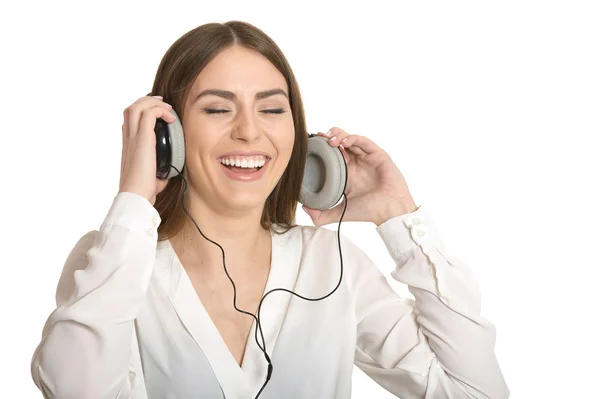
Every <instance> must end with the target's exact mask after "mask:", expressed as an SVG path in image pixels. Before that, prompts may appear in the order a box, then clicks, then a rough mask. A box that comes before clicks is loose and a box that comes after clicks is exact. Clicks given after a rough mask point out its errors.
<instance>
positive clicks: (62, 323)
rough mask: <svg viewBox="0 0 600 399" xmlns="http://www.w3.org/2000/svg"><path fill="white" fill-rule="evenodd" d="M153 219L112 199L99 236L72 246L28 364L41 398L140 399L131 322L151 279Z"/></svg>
mask: <svg viewBox="0 0 600 399" xmlns="http://www.w3.org/2000/svg"><path fill="white" fill-rule="evenodd" d="M159 223H160V218H159V215H158V212H157V211H156V210H155V209H154V207H153V206H152V205H151V204H150V203H149V202H148V201H147V200H146V199H144V198H142V197H141V196H138V195H135V194H131V193H125V192H124V193H119V194H118V195H117V196H116V197H115V199H114V201H113V204H112V206H111V208H110V211H109V213H108V215H107V217H106V218H105V220H104V222H103V223H102V226H101V227H100V230H99V231H91V232H89V233H87V234H86V235H85V236H83V237H82V238H81V239H80V240H79V241H78V242H77V244H76V245H75V247H74V248H73V250H72V251H71V253H70V254H69V256H68V257H67V260H66V262H65V265H64V268H63V272H62V275H61V277H60V281H59V283H58V288H57V293H56V302H57V308H56V309H55V310H54V312H52V314H51V315H50V317H49V318H48V320H47V322H46V324H45V326H44V329H43V333H42V340H41V342H40V344H39V346H38V347H37V349H36V351H35V353H34V355H33V359H32V361H31V374H32V378H33V380H34V382H35V384H36V385H37V387H38V388H39V389H40V391H41V392H42V393H43V395H44V397H45V398H54V397H59V398H76V399H84V398H134V397H135V398H140V397H142V396H143V395H141V394H140V393H141V392H144V390H143V383H142V376H141V375H136V372H135V368H134V366H133V365H134V359H135V354H134V353H132V350H131V346H132V337H133V334H134V324H133V323H134V319H135V318H136V316H137V314H138V310H139V308H140V306H141V304H142V303H143V301H144V299H145V295H146V290H147V287H148V283H149V280H150V276H151V274H152V269H153V266H154V259H155V253H156V243H157V234H156V232H157V226H158V225H159Z"/></svg>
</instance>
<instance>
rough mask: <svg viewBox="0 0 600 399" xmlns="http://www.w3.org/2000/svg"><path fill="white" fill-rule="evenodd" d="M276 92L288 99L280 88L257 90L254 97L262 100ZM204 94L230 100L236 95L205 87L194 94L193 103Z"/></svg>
mask: <svg viewBox="0 0 600 399" xmlns="http://www.w3.org/2000/svg"><path fill="white" fill-rule="evenodd" d="M278 94H281V95H283V96H285V98H287V99H288V100H289V97H288V95H287V93H286V92H285V91H283V90H281V89H271V90H265V91H259V92H258V93H256V95H255V96H254V98H255V99H257V100H262V99H265V98H267V97H271V96H275V95H278ZM204 96H217V97H222V98H224V99H226V100H231V101H233V100H235V99H236V95H235V93H233V92H232V91H228V90H218V89H207V90H204V91H202V92H201V93H200V94H198V95H197V96H196V98H195V99H194V103H196V102H197V101H198V100H199V99H200V98H201V97H204Z"/></svg>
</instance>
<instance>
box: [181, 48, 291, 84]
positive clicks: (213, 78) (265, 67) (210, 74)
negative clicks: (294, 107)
mask: <svg viewBox="0 0 600 399" xmlns="http://www.w3.org/2000/svg"><path fill="white" fill-rule="evenodd" d="M275 88H280V89H283V90H285V91H286V92H287V85H286V81H285V78H284V76H283V75H282V74H281V72H279V71H278V70H277V68H275V66H274V65H273V64H271V62H270V61H269V60H268V59H267V58H266V57H265V56H263V55H262V54H260V53H258V52H256V51H254V50H250V49H247V48H245V47H241V46H233V47H228V48H226V49H225V50H223V51H221V52H220V53H219V54H217V56H216V57H215V58H213V59H212V60H211V61H210V62H209V63H208V64H207V65H206V67H205V68H204V69H203V70H202V72H200V74H199V75H198V77H197V78H196V80H195V82H194V90H193V91H195V92H198V91H201V90H205V89H222V90H231V91H234V92H235V91H238V90H250V91H262V90H266V89H275Z"/></svg>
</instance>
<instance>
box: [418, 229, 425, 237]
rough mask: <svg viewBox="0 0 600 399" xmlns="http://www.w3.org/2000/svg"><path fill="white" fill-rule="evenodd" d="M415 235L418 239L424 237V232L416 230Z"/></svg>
mask: <svg viewBox="0 0 600 399" xmlns="http://www.w3.org/2000/svg"><path fill="white" fill-rule="evenodd" d="M417 235H418V236H419V237H423V236H424V235H425V232H424V231H423V230H417Z"/></svg>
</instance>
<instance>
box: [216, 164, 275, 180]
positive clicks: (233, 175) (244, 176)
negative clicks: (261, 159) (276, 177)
mask: <svg viewBox="0 0 600 399" xmlns="http://www.w3.org/2000/svg"><path fill="white" fill-rule="evenodd" d="M269 162H271V160H270V159H269V160H268V161H267V162H265V164H264V165H263V167H262V168H260V169H259V170H257V171H256V172H252V173H237V172H234V171H233V170H231V169H229V168H227V167H226V166H225V165H223V164H222V163H220V162H219V164H220V165H221V169H223V172H224V173H225V176H227V177H228V178H229V179H231V180H237V181H243V182H251V181H256V180H259V179H260V178H261V177H263V175H264V174H265V169H266V168H267V165H268V164H269Z"/></svg>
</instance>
